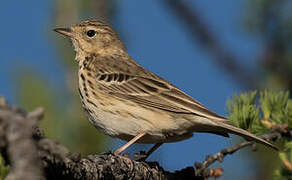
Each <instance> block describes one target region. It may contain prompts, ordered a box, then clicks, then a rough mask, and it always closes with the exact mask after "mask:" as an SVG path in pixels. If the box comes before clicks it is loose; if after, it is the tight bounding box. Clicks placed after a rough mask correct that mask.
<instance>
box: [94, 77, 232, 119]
mask: <svg viewBox="0 0 292 180" xmlns="http://www.w3.org/2000/svg"><path fill="white" fill-rule="evenodd" d="M99 77H102V78H97V80H98V81H99V83H102V84H107V86H108V87H109V88H108V89H106V91H107V92H108V93H109V94H111V95H112V96H116V97H118V98H122V99H128V100H131V101H133V102H136V103H138V104H140V105H143V106H145V107H150V108H158V109H161V110H165V111H171V112H175V113H186V114H196V115H199V116H202V117H207V118H210V119H214V120H220V121H225V120H226V119H225V118H224V117H222V116H219V115H217V114H216V113H214V112H212V111H210V110H208V109H207V108H206V107H205V106H203V105H202V104H200V103H199V102H197V101H196V100H194V99H193V98H192V97H190V96H188V95H187V94H185V93H184V92H182V91H181V90H179V89H178V88H176V87H175V86H174V85H172V84H170V83H168V82H167V81H165V80H163V79H161V78H159V79H154V78H152V77H150V78H149V77H143V76H133V75H127V74H123V73H108V74H100V75H99ZM126 77H127V78H126Z"/></svg>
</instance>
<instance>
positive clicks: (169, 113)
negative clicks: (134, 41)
mask: <svg viewBox="0 0 292 180" xmlns="http://www.w3.org/2000/svg"><path fill="white" fill-rule="evenodd" d="M55 31H57V32H59V33H61V34H63V35H65V36H68V37H70V38H71V40H72V42H73V45H74V48H75V51H76V60H77V61H78V63H79V93H80V97H81V101H82V104H83V108H84V109H85V111H86V113H87V115H88V117H89V120H90V122H91V123H92V124H93V125H94V126H95V127H96V128H97V129H100V130H102V131H103V132H104V133H105V134H107V135H110V136H113V137H118V138H120V139H123V140H127V141H129V142H128V143H127V144H126V145H124V146H123V147H121V148H120V149H118V150H117V151H116V152H115V153H116V154H119V153H120V152H121V151H123V150H124V149H126V148H127V147H128V146H129V145H131V144H132V143H134V142H139V143H151V144H152V143H153V144H156V145H155V146H154V147H153V148H152V149H151V150H150V151H149V153H148V155H149V154H150V153H151V152H153V151H154V150H155V149H156V148H158V147H159V146H160V145H161V144H162V143H164V142H174V141H180V140H184V139H187V138H189V137H191V136H192V134H193V132H209V133H214V134H218V135H222V136H226V137H228V133H233V134H236V135H239V136H242V137H244V138H245V139H247V140H250V141H255V142H258V143H261V144H264V145H267V146H269V147H271V148H273V149H277V148H276V147H275V146H274V145H272V144H271V143H269V142H267V141H265V140H263V139H261V138H259V137H257V136H255V135H253V134H251V133H249V132H248V131H245V130H243V129H240V128H237V127H234V126H232V125H230V124H228V120H227V119H226V118H224V117H222V116H220V115H217V114H216V113H214V112H212V111H210V110H208V109H207V108H206V107H205V106H203V105H202V104H200V103H199V102H197V101H196V100H194V99H193V98H192V97H190V96H188V95H187V94H185V93H184V92H182V91H181V90H180V89H178V88H177V87H175V86H174V85H172V84H171V83H169V82H167V81H166V80H164V79H162V78H161V77H159V76H157V75H155V74H153V73H151V72H150V71H148V70H146V69H145V68H143V67H142V66H140V65H139V64H138V63H136V62H135V61H134V60H133V59H132V58H131V57H130V56H129V55H128V53H127V51H126V48H125V46H124V44H123V43H122V42H121V40H120V39H119V37H118V35H117V34H116V32H115V31H114V30H113V29H112V28H111V27H110V26H109V25H107V24H104V23H103V22H100V21H97V20H87V21H83V22H81V23H79V24H76V25H74V26H72V27H70V28H57V29H55Z"/></svg>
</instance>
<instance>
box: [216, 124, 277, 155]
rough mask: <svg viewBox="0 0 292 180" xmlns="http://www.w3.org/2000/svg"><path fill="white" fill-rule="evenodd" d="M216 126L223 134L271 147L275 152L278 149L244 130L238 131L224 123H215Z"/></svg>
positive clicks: (238, 129) (236, 128)
mask: <svg viewBox="0 0 292 180" xmlns="http://www.w3.org/2000/svg"><path fill="white" fill-rule="evenodd" d="M216 124H217V126H219V127H221V128H222V129H221V130H223V131H224V133H232V134H236V135H239V136H242V137H243V138H245V139H246V140H248V141H254V142H257V143H260V144H263V145H265V146H268V147H271V148H273V149H274V150H277V151H278V150H279V148H278V147H276V146H275V145H273V144H271V143H269V142H268V141H266V140H264V139H262V138H259V137H257V136H256V135H254V134H252V133H250V132H248V131H246V130H243V129H240V128H238V127H235V126H233V125H230V124H227V123H225V122H218V121H216Z"/></svg>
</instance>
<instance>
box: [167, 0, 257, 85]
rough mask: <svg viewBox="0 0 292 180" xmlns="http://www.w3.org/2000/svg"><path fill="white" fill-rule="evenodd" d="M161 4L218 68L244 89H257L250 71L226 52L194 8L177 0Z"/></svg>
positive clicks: (231, 54)
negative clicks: (207, 53)
mask: <svg viewBox="0 0 292 180" xmlns="http://www.w3.org/2000/svg"><path fill="white" fill-rule="evenodd" d="M163 2H164V3H165V4H166V6H168V7H169V8H170V9H171V10H172V11H173V12H174V13H175V14H176V15H177V17H178V18H180V20H181V21H182V22H184V23H185V25H186V26H187V30H188V31H189V32H190V37H191V38H193V39H194V40H199V41H200V44H201V45H203V46H204V47H205V48H206V49H207V50H209V52H210V54H211V55H212V56H213V58H212V60H213V61H214V62H215V63H216V64H218V65H219V67H221V68H222V69H223V70H225V72H227V73H228V74H230V75H231V77H232V78H236V81H237V82H240V84H243V85H244V86H245V87H247V88H249V89H257V88H258V87H259V86H258V82H256V80H255V77H254V76H252V75H251V74H252V73H251V72H250V70H249V69H247V68H244V67H245V66H243V65H242V64H240V63H239V62H240V60H238V59H237V58H236V57H235V56H234V55H233V53H231V52H230V51H227V50H226V48H225V46H224V45H222V44H221V43H220V42H219V40H218V39H216V38H215V35H214V34H212V32H211V31H210V30H209V28H208V26H207V24H206V23H205V22H204V21H203V19H202V18H201V16H200V15H199V13H198V12H197V11H196V9H195V8H194V6H192V9H191V8H190V7H191V6H190V5H187V4H186V3H184V2H183V1H177V0H164V1H163Z"/></svg>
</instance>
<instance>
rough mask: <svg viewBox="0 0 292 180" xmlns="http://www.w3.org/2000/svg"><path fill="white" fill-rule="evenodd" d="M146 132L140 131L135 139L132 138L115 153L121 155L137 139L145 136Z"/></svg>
mask: <svg viewBox="0 0 292 180" xmlns="http://www.w3.org/2000/svg"><path fill="white" fill-rule="evenodd" d="M145 134H146V133H140V134H138V135H137V136H135V137H134V138H133V139H131V140H130V141H129V142H127V143H126V144H125V145H123V146H122V147H120V148H119V149H117V150H116V151H115V152H114V154H115V155H120V154H121V152H123V151H124V150H125V149H127V148H128V147H129V146H131V145H132V144H134V143H135V142H136V141H138V140H139V139H140V138H141V137H143V136H145Z"/></svg>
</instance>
